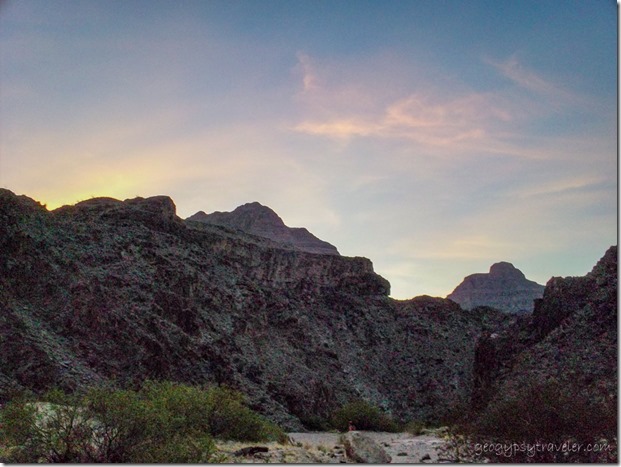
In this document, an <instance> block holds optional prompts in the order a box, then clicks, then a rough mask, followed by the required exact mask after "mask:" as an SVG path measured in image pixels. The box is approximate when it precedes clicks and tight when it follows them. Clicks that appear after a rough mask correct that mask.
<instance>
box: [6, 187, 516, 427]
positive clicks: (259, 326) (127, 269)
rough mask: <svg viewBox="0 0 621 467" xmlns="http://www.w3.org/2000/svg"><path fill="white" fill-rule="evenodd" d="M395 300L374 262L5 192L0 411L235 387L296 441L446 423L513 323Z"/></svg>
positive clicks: (125, 205)
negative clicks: (67, 397)
mask: <svg viewBox="0 0 621 467" xmlns="http://www.w3.org/2000/svg"><path fill="white" fill-rule="evenodd" d="M389 287H390V286H389V284H388V282H387V281H386V280H385V279H383V278H382V277H380V276H379V275H377V274H376V273H375V272H374V271H373V267H372V264H371V262H370V261H369V260H368V259H365V258H347V257H342V256H339V255H336V254H317V253H316V252H308V251H302V250H301V249H299V248H289V247H283V245H282V243H279V242H278V241H277V240H274V239H269V238H265V237H262V236H258V235H251V234H248V233H247V232H244V231H243V230H239V229H231V228H230V227H226V226H221V225H215V224H211V223H204V222H191V221H183V220H182V219H180V218H179V217H177V215H176V213H175V205H174V203H173V201H172V200H171V199H170V198H168V197H166V196H158V197H153V198H147V199H143V198H136V199H130V200H125V201H118V200H114V199H109V198H97V199H92V200H88V201H84V202H82V203H78V204H76V205H75V206H65V207H62V208H59V209H57V210H55V211H52V212H49V211H47V210H46V209H45V208H44V207H43V206H41V205H40V204H39V203H37V202H35V201H33V200H31V199H29V198H27V197H24V196H16V195H15V194H13V193H12V192H10V191H8V190H0V307H2V310H1V312H0V397H1V398H4V399H6V398H8V397H10V395H11V394H12V393H13V392H14V391H16V390H21V389H24V388H28V389H31V390H34V391H37V392H38V391H43V390H45V389H47V388H50V387H53V386H60V387H61V388H64V389H67V390H73V389H79V388H80V387H85V386H89V385H95V384H102V383H114V384H118V385H121V386H136V385H140V384H141V382H142V381H144V380H145V379H147V378H150V379H167V380H176V381H182V382H188V383H194V384H210V383H220V384H227V385H229V386H231V387H233V388H236V389H239V390H241V391H242V392H243V393H245V394H246V395H247V396H248V398H249V401H250V402H251V404H252V407H253V408H255V409H257V410H259V411H260V412H262V413H264V414H266V415H267V416H268V417H270V418H272V419H273V420H275V421H276V422H278V423H280V424H281V425H282V426H284V427H285V428H289V429H292V430H299V429H302V428H303V427H302V425H303V424H305V425H306V426H311V425H312V424H313V423H316V421H317V420H318V419H322V418H325V417H327V416H328V415H329V414H330V413H331V412H332V411H333V410H334V409H336V408H337V407H339V406H340V405H342V404H344V403H345V402H348V401H351V400H353V399H357V398H363V399H366V400H367V401H369V402H371V403H373V404H375V405H378V406H380V407H383V408H384V409H385V410H387V411H388V412H390V413H391V414H393V415H394V416H396V417H397V418H401V419H411V418H417V419H436V420H437V419H440V418H442V417H445V416H447V415H448V414H449V413H450V412H451V411H452V410H455V408H456V407H461V406H463V404H467V403H468V401H469V399H470V396H471V392H472V389H473V387H474V383H473V379H472V374H473V373H472V371H473V365H474V352H475V348H474V345H475V342H476V338H477V337H478V336H479V335H480V334H481V332H482V331H483V330H485V329H491V328H494V327H496V326H497V324H498V322H499V321H502V320H503V319H504V317H503V316H502V315H500V314H498V313H496V312H494V311H493V310H475V311H474V312H465V311H464V310H462V309H461V308H460V307H459V306H458V305H457V304H455V303H454V302H451V301H448V300H444V299H438V298H431V297H418V298H415V299H412V300H408V301H395V300H392V299H390V298H389V297H388V296H387V295H388V292H389Z"/></svg>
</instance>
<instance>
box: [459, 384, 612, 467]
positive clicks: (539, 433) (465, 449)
mask: <svg viewBox="0 0 621 467" xmlns="http://www.w3.org/2000/svg"><path fill="white" fill-rule="evenodd" d="M616 413H617V412H616V407H615V406H614V404H613V403H612V402H610V403H607V402H604V401H602V400H594V399H591V398H589V397H588V396H586V395H585V394H583V393H581V392H580V391H579V390H577V389H575V388H572V387H571V386H568V385H565V386H561V385H560V384H559V383H558V382H556V381H548V382H545V383H538V382H536V381H533V380H527V381H524V382H523V385H522V387H521V388H520V389H519V390H518V391H516V392H515V393H513V394H508V395H506V396H505V397H504V398H502V399H499V400H496V401H493V402H492V403H491V404H490V405H489V406H488V407H487V408H486V409H485V410H484V411H483V413H482V414H481V415H480V416H479V417H478V419H477V420H476V421H475V422H474V423H473V424H471V425H470V426H461V427H460V428H459V429H458V433H459V434H456V433H453V435H452V436H451V442H450V443H449V444H450V445H452V446H453V448H454V451H455V452H454V454H455V453H457V454H458V455H460V453H461V459H462V460H463V459H464V456H471V459H472V457H473V456H474V457H476V458H478V459H479V460H480V459H481V458H482V457H484V458H487V459H489V460H491V461H493V462H512V463H513V462H523V461H528V462H593V461H602V460H604V461H610V460H616V458H617V447H616V443H617V438H616V436H617V435H616V432H617V419H616ZM544 445H545V447H543V446H544ZM564 445H565V446H566V447H563V446H564ZM595 445H597V446H599V447H601V448H602V449H601V450H588V448H587V446H595ZM482 446H497V447H498V449H491V450H488V451H486V452H481V447H482ZM536 446H540V447H541V448H540V449H538V448H533V447H536ZM570 447H571V448H572V449H569V448H570ZM501 448H502V449H501ZM481 456H482V457H481ZM474 460H476V459H474Z"/></svg>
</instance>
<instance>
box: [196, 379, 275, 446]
mask: <svg viewBox="0 0 621 467" xmlns="http://www.w3.org/2000/svg"><path fill="white" fill-rule="evenodd" d="M205 407H206V416H207V419H208V420H209V429H210V432H211V434H212V435H213V436H214V437H217V438H221V439H229V440H235V441H280V442H284V441H285V440H286V438H287V436H286V434H285V433H284V432H283V431H282V430H281V429H280V428H278V427H277V426H276V425H274V424H273V423H271V422H270V421H268V420H266V419H265V418H264V417H262V416H261V415H259V414H257V413H256V412H254V411H253V410H251V409H250V408H249V407H248V406H247V405H246V404H245V401H244V396H243V395H242V394H241V393H239V392H237V391H233V390H231V389H229V388H227V387H224V386H214V387H212V388H210V389H209V390H208V391H207V401H206V405H205Z"/></svg>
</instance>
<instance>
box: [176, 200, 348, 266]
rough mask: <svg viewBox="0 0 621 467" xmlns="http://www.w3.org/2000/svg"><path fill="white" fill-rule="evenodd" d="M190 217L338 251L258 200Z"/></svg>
mask: <svg viewBox="0 0 621 467" xmlns="http://www.w3.org/2000/svg"><path fill="white" fill-rule="evenodd" d="M187 220H188V221H194V222H204V223H206V224H213V225H221V226H224V227H229V228H232V229H238V230H241V231H243V232H246V233H249V234H253V235H258V236H260V237H265V238H268V239H270V240H273V241H274V242H276V243H277V244H279V245H282V246H285V247H289V248H292V249H295V250H298V251H306V252H309V253H318V254H322V255H338V254H339V252H338V250H337V249H336V247H334V246H333V245H330V244H329V243H328V242H324V241H323V240H320V239H318V238H317V237H315V236H314V235H313V234H312V233H310V232H309V231H308V230H306V229H305V228H291V227H287V226H286V225H285V224H284V222H283V221H282V219H281V218H280V217H279V216H278V214H276V213H275V212H274V211H272V210H271V209H270V208H268V207H267V206H263V205H261V204H260V203H257V202H254V203H248V204H244V205H243V206H239V207H238V208H237V209H235V210H234V211H233V212H218V211H217V212H214V213H212V214H205V213H204V212H203V211H199V212H197V213H196V214H194V215H193V216H190V217H188V218H187Z"/></svg>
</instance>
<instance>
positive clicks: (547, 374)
mask: <svg viewBox="0 0 621 467" xmlns="http://www.w3.org/2000/svg"><path fill="white" fill-rule="evenodd" d="M617 280H618V278H617V247H616V246H613V247H611V248H610V249H609V250H608V251H607V252H606V254H605V255H604V256H603V258H602V259H601V260H600V261H599V262H598V263H597V265H596V266H595V267H594V268H593V270H592V271H591V272H590V273H589V274H587V275H586V276H584V277H565V278H560V277H553V278H552V279H550V280H549V281H548V283H547V285H546V288H545V292H544V294H543V298H542V299H539V300H537V301H536V304H535V310H534V312H533V314H532V315H524V316H520V317H519V318H518V319H517V320H516V321H514V322H513V323H507V325H506V326H505V327H504V328H499V329H498V330H497V332H495V333H492V334H490V333H489V332H487V333H483V335H482V336H481V338H480V339H479V341H478V343H477V347H476V351H475V365H474V380H475V391H474V393H473V397H474V401H475V405H479V406H484V405H485V404H486V403H487V402H488V401H489V400H493V399H498V398H501V397H503V395H505V394H511V393H515V391H516V390H517V388H520V387H522V386H523V385H524V384H525V381H532V380H536V381H539V382H541V381H544V382H545V381H550V380H555V381H558V382H559V384H560V385H561V386H562V387H567V388H576V390H577V391H579V392H582V393H583V394H589V395H590V396H591V398H592V399H593V400H601V401H605V402H606V403H610V406H611V407H616V401H617V346H618V330H617Z"/></svg>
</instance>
